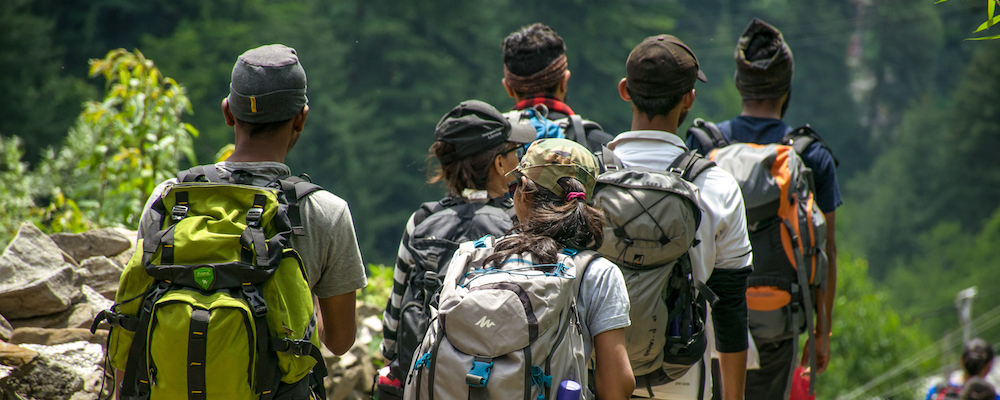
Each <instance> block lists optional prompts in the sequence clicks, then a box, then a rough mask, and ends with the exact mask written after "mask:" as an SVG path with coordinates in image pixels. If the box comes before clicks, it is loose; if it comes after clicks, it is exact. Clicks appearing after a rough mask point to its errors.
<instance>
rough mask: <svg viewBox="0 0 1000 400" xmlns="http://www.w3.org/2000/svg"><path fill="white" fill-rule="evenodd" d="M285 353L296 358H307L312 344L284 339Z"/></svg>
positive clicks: (299, 340)
mask: <svg viewBox="0 0 1000 400" xmlns="http://www.w3.org/2000/svg"><path fill="white" fill-rule="evenodd" d="M284 342H285V345H286V347H285V350H284V352H285V353H288V354H293V355H296V356H308V355H309V354H310V353H311V350H312V342H310V341H308V340H302V339H285V340H284Z"/></svg>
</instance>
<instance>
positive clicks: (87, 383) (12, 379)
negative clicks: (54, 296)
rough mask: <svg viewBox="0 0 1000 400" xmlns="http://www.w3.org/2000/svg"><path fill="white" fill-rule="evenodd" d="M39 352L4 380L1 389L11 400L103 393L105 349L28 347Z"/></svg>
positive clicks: (73, 345)
mask: <svg viewBox="0 0 1000 400" xmlns="http://www.w3.org/2000/svg"><path fill="white" fill-rule="evenodd" d="M22 347H25V348H29V349H31V350H34V351H37V352H38V354H39V355H38V357H35V359H34V360H33V361H32V362H30V363H28V364H26V365H24V366H22V367H20V368H17V369H15V370H13V371H11V372H10V375H9V376H7V377H6V378H3V379H0V387H2V389H3V391H4V392H6V394H7V396H9V398H17V397H15V396H20V397H21V398H23V399H38V400H41V399H46V400H49V399H52V400H70V399H74V400H75V399H85V398H89V399H93V398H97V397H98V393H97V392H98V391H99V390H100V383H101V382H100V378H101V376H102V374H101V373H100V371H101V369H100V366H99V365H100V361H101V358H102V357H103V350H102V349H101V346H99V345H96V344H93V343H86V342H74V343H67V344H62V345H58V346H38V345H24V346H22Z"/></svg>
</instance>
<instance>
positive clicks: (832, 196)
mask: <svg viewBox="0 0 1000 400" xmlns="http://www.w3.org/2000/svg"><path fill="white" fill-rule="evenodd" d="M718 127H719V130H720V131H722V136H725V137H726V139H729V141H731V142H744V143H756V144H771V143H778V142H781V138H782V137H784V136H785V135H786V134H788V132H791V131H792V128H791V127H789V126H788V125H786V124H785V122H784V121H782V120H780V119H774V118H758V117H745V116H738V117H736V118H733V119H731V120H729V121H723V122H720V123H719V124H718ZM686 142H687V147H688V148H689V149H695V150H697V151H698V152H699V153H704V151H702V149H701V146H700V144H699V143H698V140H697V139H695V138H694V137H693V136H690V135H689V136H688V137H687V140H686ZM800 156H801V157H802V162H803V163H805V165H806V166H807V167H809V168H810V169H812V172H813V180H814V181H815V183H816V205H818V206H819V209H820V210H821V211H823V213H824V214H825V213H830V212H833V211H835V210H836V209H837V207H840V206H841V205H842V204H844V201H843V200H842V199H841V198H840V187H839V186H838V185H837V169H836V165H834V161H833V155H832V154H830V152H829V151H827V150H826V149H825V148H824V147H823V146H822V145H821V144H820V143H819V142H814V143H813V144H812V145H810V146H809V147H808V148H806V151H805V152H804V154H800Z"/></svg>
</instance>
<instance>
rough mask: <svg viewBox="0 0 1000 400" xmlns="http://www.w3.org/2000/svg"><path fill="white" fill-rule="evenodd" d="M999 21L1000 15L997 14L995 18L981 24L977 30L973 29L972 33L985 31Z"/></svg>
mask: <svg viewBox="0 0 1000 400" xmlns="http://www.w3.org/2000/svg"><path fill="white" fill-rule="evenodd" d="M997 23H1000V15H997V16H995V17H993V19H991V20H989V21H986V22H983V24H982V25H979V27H978V28H976V30H975V31H972V33H977V32H982V31H985V30H986V29H988V28H989V27H991V26H993V25H996V24H997Z"/></svg>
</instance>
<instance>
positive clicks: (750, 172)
mask: <svg viewBox="0 0 1000 400" xmlns="http://www.w3.org/2000/svg"><path fill="white" fill-rule="evenodd" d="M688 134H694V135H698V136H699V140H700V141H701V143H702V145H703V147H705V146H704V144H705V143H710V144H711V146H709V147H708V148H705V151H706V152H708V158H709V159H711V160H712V161H715V163H716V165H718V166H719V167H720V168H722V169H724V170H726V171H728V172H729V173H731V174H732V175H733V177H734V178H736V181H737V182H739V184H740V189H741V190H742V192H743V201H744V204H745V205H746V212H747V228H748V231H749V233H750V243H751V245H752V246H753V267H754V271H753V274H751V275H750V278H749V279H748V285H749V287H748V288H747V308H749V325H750V333H751V334H753V338H754V341H755V342H756V343H758V344H762V343H770V342H776V341H781V340H787V339H789V338H793V337H797V336H798V335H799V334H801V333H804V332H813V331H814V330H815V329H818V328H822V327H815V326H814V324H815V321H816V318H815V316H816V315H817V314H816V313H820V314H819V315H822V313H823V312H824V310H823V302H822V301H821V299H820V301H817V298H818V297H817V292H818V291H819V290H820V289H825V286H826V277H827V257H826V252H825V249H826V218H824V216H823V212H822V211H820V209H819V206H817V205H816V202H815V199H814V193H815V185H814V184H813V179H812V170H810V169H809V168H808V167H806V166H805V164H804V163H803V162H802V159H801V158H800V157H799V152H801V151H804V150H805V146H799V145H798V144H800V143H795V141H796V139H797V138H800V137H801V138H806V139H809V138H813V137H817V136H816V135H815V132H813V131H812V130H811V129H810V128H809V127H808V126H806V127H803V128H799V129H797V130H794V131H793V132H791V133H789V134H788V135H787V136H786V137H785V139H784V140H782V144H767V145H761V144H753V143H729V140H728V139H726V138H725V137H724V136H723V135H722V133H721V132H719V130H718V128H717V127H716V126H715V125H714V124H712V123H709V122H704V121H702V120H700V119H698V120H695V126H693V127H692V128H691V129H689V130H688ZM706 135H708V137H707V138H706ZM809 346H810V347H811V348H812V349H813V350H814V351H810V352H809V355H810V364H811V366H812V371H815V370H816V368H815V355H816V354H817V353H816V351H815V350H816V349H815V346H816V344H815V343H814V340H813V337H812V335H809Z"/></svg>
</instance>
